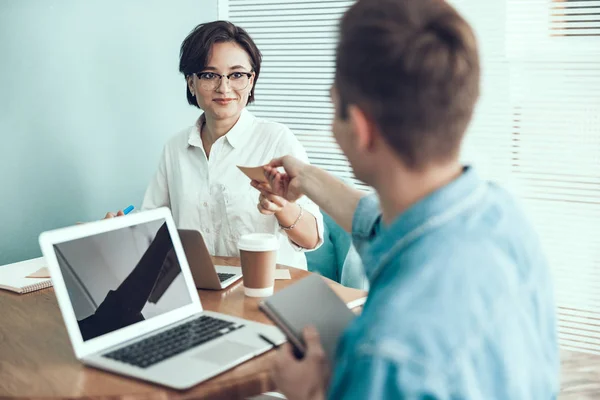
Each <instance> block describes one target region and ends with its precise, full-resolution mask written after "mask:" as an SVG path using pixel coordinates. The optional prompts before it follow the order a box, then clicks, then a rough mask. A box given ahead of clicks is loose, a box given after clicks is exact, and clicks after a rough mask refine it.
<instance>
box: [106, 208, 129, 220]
mask: <svg viewBox="0 0 600 400" xmlns="http://www.w3.org/2000/svg"><path fill="white" fill-rule="evenodd" d="M123 215H125V214H124V213H123V210H119V211H117V212H116V213H112V212H109V213H106V215H105V216H104V218H103V219H109V218H114V217H120V216H123Z"/></svg>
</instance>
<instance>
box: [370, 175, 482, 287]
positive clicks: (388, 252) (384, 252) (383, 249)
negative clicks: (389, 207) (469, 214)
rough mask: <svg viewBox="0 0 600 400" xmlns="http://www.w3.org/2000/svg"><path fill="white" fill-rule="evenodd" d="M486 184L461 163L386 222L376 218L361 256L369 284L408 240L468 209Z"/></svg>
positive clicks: (474, 202)
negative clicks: (375, 233)
mask: <svg viewBox="0 0 600 400" xmlns="http://www.w3.org/2000/svg"><path fill="white" fill-rule="evenodd" d="M486 187H487V186H486V185H484V183H483V181H482V180H481V179H480V178H479V176H478V175H477V174H476V172H475V171H474V170H473V168H472V167H464V168H463V172H462V174H461V175H460V176H459V177H458V178H456V179H455V180H453V181H452V182H450V183H448V184H447V185H445V186H443V187H441V188H439V189H437V190H436V191H434V192H433V193H431V194H429V195H427V196H426V197H425V198H423V199H422V200H420V201H418V202H417V203H415V204H413V205H412V206H411V207H409V208H408V209H407V210H406V211H405V212H403V213H402V214H401V215H399V216H398V217H397V218H396V219H395V220H394V221H393V222H392V223H391V224H390V225H389V226H384V225H383V222H382V221H381V220H380V221H379V224H380V226H379V229H380V234H379V237H377V238H376V239H375V240H374V241H373V243H372V245H371V247H370V249H369V251H368V252H367V254H366V259H365V260H364V269H365V273H366V275H367V277H368V278H369V283H370V284H371V285H373V283H374V281H375V280H376V278H377V277H378V276H379V274H380V273H381V271H382V270H383V269H384V268H385V266H386V265H387V264H388V263H389V261H390V259H392V258H393V257H394V255H396V254H398V252H400V251H401V250H402V249H404V248H405V247H406V246H408V245H409V244H410V243H412V242H413V241H415V240H416V239H418V238H419V237H421V236H423V235H425V234H426V233H427V232H428V231H430V230H433V229H436V228H438V227H440V226H441V225H443V224H445V223H446V222H449V221H451V220H453V219H454V218H455V217H457V216H458V215H459V214H461V213H463V212H464V211H467V210H469V209H471V208H472V207H473V206H474V205H475V204H476V203H477V202H479V200H480V199H481V198H482V197H483V195H484V193H485V189H486Z"/></svg>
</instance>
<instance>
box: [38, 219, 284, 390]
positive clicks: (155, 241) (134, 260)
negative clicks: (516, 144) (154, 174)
mask: <svg viewBox="0 0 600 400" xmlns="http://www.w3.org/2000/svg"><path fill="white" fill-rule="evenodd" d="M40 246H41V248H42V252H43V253H44V257H45V259H46V262H47V264H48V268H49V270H50V274H51V277H52V281H53V284H54V290H55V293H56V298H57V300H58V304H59V306H60V310H61V312H62V315H63V318H64V321H65V324H66V327H67V332H68V334H69V338H70V340H71V344H72V346H73V349H74V351H75V355H76V357H77V359H79V360H81V361H82V362H83V363H85V364H88V365H91V366H94V367H97V368H101V369H104V370H108V371H112V372H116V373H119V374H123V375H129V376H132V377H136V378H140V379H143V380H147V381H150V382H156V383H159V384H162V385H165V386H169V387H172V388H176V389H186V388H189V387H191V386H193V385H195V384H197V383H199V382H202V381H204V380H206V379H208V378H211V377H213V376H215V375H217V374H219V373H221V372H223V371H226V370H228V369H230V368H232V367H234V366H236V365H238V364H240V363H242V362H244V361H246V360H248V359H251V358H253V357H255V356H257V355H259V354H261V353H264V352H266V351H267V350H269V349H270V348H271V347H272V346H271V345H270V344H268V343H266V342H265V341H263V340H262V339H261V338H260V337H259V334H262V335H264V336H265V337H267V338H268V339H270V340H271V341H273V342H275V343H277V344H279V343H282V342H284V341H285V338H284V336H283V334H282V333H281V331H279V329H277V328H276V327H273V326H268V325H263V324H259V323H256V322H252V321H248V320H244V319H240V318H236V317H231V316H228V315H225V314H219V313H214V312H209V311H203V310H202V304H201V303H200V299H199V297H198V292H197V291H196V288H195V286H194V281H193V279H192V275H191V273H190V268H189V266H188V263H187V260H186V257H185V254H184V250H183V248H182V246H181V242H180V240H179V236H178V234H177V229H176V227H175V223H174V222H173V219H172V217H171V213H170V211H169V210H168V209H166V208H162V209H157V210H151V211H144V212H140V213H137V214H131V215H127V216H124V217H119V218H113V219H109V220H102V221H97V222H92V223H88V224H83V225H77V226H73V227H68V228H64V229H58V230H54V231H49V232H44V233H42V234H41V235H40Z"/></svg>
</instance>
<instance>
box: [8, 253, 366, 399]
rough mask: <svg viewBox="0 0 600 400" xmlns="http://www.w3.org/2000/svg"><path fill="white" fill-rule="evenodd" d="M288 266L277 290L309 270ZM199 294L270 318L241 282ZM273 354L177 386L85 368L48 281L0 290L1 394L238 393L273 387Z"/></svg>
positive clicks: (351, 293) (226, 261) (238, 311)
mask: <svg viewBox="0 0 600 400" xmlns="http://www.w3.org/2000/svg"><path fill="white" fill-rule="evenodd" d="M215 262H216V263H218V264H222V265H239V260H238V259H236V258H221V257H220V258H217V259H215ZM279 267H280V268H286V267H283V266H279ZM289 270H290V274H291V277H292V279H291V280H285V281H281V280H278V281H276V283H275V290H276V291H277V290H281V289H282V288H284V287H286V286H289V285H290V284H292V283H293V282H295V281H298V280H299V279H302V278H304V277H306V276H308V275H309V274H310V272H307V271H303V270H299V269H296V268H289ZM330 283H331V285H332V288H333V289H334V290H335V291H336V293H338V295H340V297H342V299H344V300H345V301H350V300H355V299H357V298H360V297H363V296H365V295H366V293H365V292H364V291H361V290H356V289H350V288H346V287H343V286H341V285H339V284H337V283H334V282H331V281H330ZM198 293H199V294H200V298H201V300H202V306H203V307H204V308H205V309H207V310H211V311H218V312H222V313H225V314H229V315H234V316H238V317H242V318H246V319H250V320H254V321H259V322H264V323H270V321H269V320H268V319H267V318H266V317H265V316H264V315H263V314H262V312H260V311H259V309H258V302H259V299H256V298H250V297H246V296H244V291H243V287H242V284H241V281H240V282H238V283H237V284H235V285H234V286H231V287H230V288H228V289H226V290H223V291H209V290H199V291H198ZM274 355H275V352H273V351H269V352H268V353H265V354H263V355H261V356H259V357H257V358H254V359H252V360H250V361H248V362H246V363H244V364H241V365H240V366H238V367H236V368H234V369H231V370H229V371H227V372H225V373H223V374H221V375H219V376H217V377H215V378H213V379H210V380H208V381H206V382H204V383H201V384H199V385H197V386H195V387H193V388H192V389H189V390H187V391H182V392H179V391H175V390H171V389H167V388H164V387H160V386H157V385H153V384H150V383H145V382H143V381H138V380H135V379H132V378H127V377H123V376H119V375H115V374H112V373H109V372H104V371H101V370H97V369H94V368H90V367H86V366H84V365H83V364H81V363H80V362H79V361H77V359H76V358H75V355H74V353H73V350H72V348H71V344H70V342H69V338H68V336H67V331H66V328H65V326H64V323H63V319H62V316H61V314H60V310H59V309H58V304H57V302H56V297H55V295H54V290H53V289H52V288H50V289H44V290H40V291H37V292H33V293H29V294H24V295H18V294H15V293H12V292H7V291H3V290H0V398H6V397H19V398H38V397H60V398H66V397H68V398H75V397H100V396H102V397H109V396H110V397H127V398H160V399H167V398H177V399H180V398H195V399H198V398H215V399H216V398H219V399H220V398H222V399H238V398H240V399H243V398H246V397H247V396H252V395H256V394H260V393H263V392H267V391H270V390H274V389H275V387H274V385H273V383H272V382H271V380H270V377H269V370H270V367H271V364H272V360H273V356H274Z"/></svg>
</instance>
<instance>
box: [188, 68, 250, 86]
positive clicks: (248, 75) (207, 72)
mask: <svg viewBox="0 0 600 400" xmlns="http://www.w3.org/2000/svg"><path fill="white" fill-rule="evenodd" d="M202 74H214V75H217V76H218V77H219V83H218V84H216V85H215V87H213V88H212V89H206V88H204V87H203V88H202V89H205V90H217V89H218V88H219V86H221V83H222V82H223V78H227V84H228V85H229V87H230V88H232V86H231V80H230V76H232V75H234V74H242V75H246V76H247V77H248V83H247V84H246V86H244V87H243V88H241V89H234V90H244V89H246V88H247V87H248V85H249V84H250V78H252V77H253V76H254V71H250V72H241V71H234V72H232V73H230V74H226V75H223V74H219V73H216V72H213V71H202V72H194V75H196V78H198V79H199V80H200V85H201V86H202V78H200V75H202ZM232 89H233V88H232Z"/></svg>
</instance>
